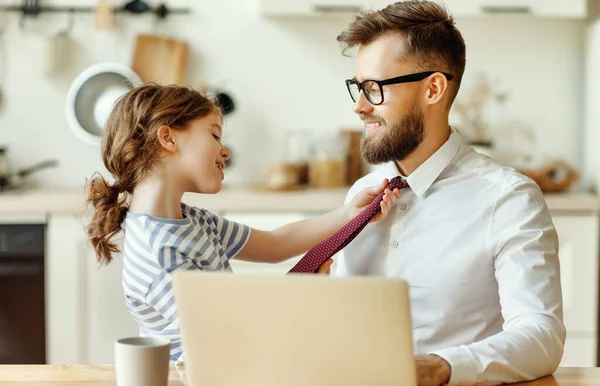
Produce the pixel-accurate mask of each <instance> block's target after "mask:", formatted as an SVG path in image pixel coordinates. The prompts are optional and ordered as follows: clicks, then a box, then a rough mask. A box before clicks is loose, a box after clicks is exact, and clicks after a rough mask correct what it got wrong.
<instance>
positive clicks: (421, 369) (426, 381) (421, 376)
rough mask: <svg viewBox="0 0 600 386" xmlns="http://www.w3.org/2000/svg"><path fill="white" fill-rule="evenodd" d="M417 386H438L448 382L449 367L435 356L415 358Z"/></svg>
mask: <svg viewBox="0 0 600 386" xmlns="http://www.w3.org/2000/svg"><path fill="white" fill-rule="evenodd" d="M415 361H416V365H417V383H418V385H419V386H440V385H444V384H446V383H448V381H449V380H450V373H451V370H452V369H451V367H450V365H449V364H448V362H446V361H445V360H443V359H442V358H440V357H438V356H437V355H427V356H423V357H416V358H415Z"/></svg>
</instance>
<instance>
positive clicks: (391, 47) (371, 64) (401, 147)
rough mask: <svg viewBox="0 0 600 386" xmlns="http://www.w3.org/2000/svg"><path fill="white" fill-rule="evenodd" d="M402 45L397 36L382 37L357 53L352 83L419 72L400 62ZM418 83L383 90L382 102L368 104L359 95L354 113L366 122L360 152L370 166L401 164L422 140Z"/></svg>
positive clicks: (364, 46) (363, 96) (392, 86)
mask: <svg viewBox="0 0 600 386" xmlns="http://www.w3.org/2000/svg"><path fill="white" fill-rule="evenodd" d="M403 50H404V43H403V40H402V38H401V37H400V36H398V35H385V36H382V37H380V38H378V39H377V40H375V41H373V42H372V43H370V44H368V45H363V46H361V47H360V48H359V50H358V55H357V66H356V75H355V79H356V80H357V81H358V82H362V81H364V80H367V79H372V80H385V79H389V78H395V77H398V76H402V75H407V74H412V73H415V72H418V71H417V70H416V68H415V67H414V66H413V65H411V63H409V62H407V61H406V60H401V57H402V54H403ZM420 86H421V82H414V83H403V84H393V85H385V86H383V97H384V102H383V103H382V104H380V105H373V104H371V103H370V102H369V101H368V100H367V98H366V97H365V95H364V93H362V92H361V93H360V95H359V97H358V98H357V99H356V102H355V104H354V107H353V109H354V112H356V113H357V114H358V115H359V116H360V118H361V119H362V120H363V121H364V122H365V136H364V137H363V139H362V142H361V151H362V154H363V157H364V158H365V160H366V161H367V162H369V163H371V164H379V163H385V162H389V161H402V160H403V159H405V158H406V157H407V156H408V155H410V154H411V153H412V152H413V151H414V150H415V149H416V148H417V147H418V146H419V145H420V144H421V142H422V141H423V139H424V135H425V133H424V130H425V128H424V116H423V110H422V108H421V102H420V100H419V97H420V95H421V92H420V91H421V89H420Z"/></svg>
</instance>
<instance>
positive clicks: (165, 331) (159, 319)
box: [123, 203, 250, 363]
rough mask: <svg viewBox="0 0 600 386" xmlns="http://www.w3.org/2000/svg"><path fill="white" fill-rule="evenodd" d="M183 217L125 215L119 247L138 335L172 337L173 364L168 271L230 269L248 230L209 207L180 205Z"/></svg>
mask: <svg viewBox="0 0 600 386" xmlns="http://www.w3.org/2000/svg"><path fill="white" fill-rule="evenodd" d="M181 209H182V214H183V216H184V218H183V219H181V220H175V219H164V218H158V217H153V216H148V215H144V214H136V213H128V214H127V217H126V219H125V240H124V241H125V245H124V248H123V289H124V292H125V300H126V302H127V306H128V307H129V311H130V313H131V314H132V315H133V317H134V319H135V320H136V322H137V324H138V326H139V328H140V335H141V336H161V337H166V338H169V339H170V340H171V358H170V359H171V363H177V362H181V361H182V360H183V353H182V348H181V340H180V335H179V321H178V319H177V310H176V309H175V300H174V298H173V288H172V281H171V280H172V279H171V275H170V273H171V272H172V271H174V270H176V269H185V270H190V269H200V270H204V271H228V272H231V266H230V264H229V259H231V258H233V257H234V256H235V255H237V254H238V253H239V252H240V250H241V249H242V248H243V247H244V245H245V244H246V242H247V241H248V238H249V236H250V228H249V227H247V226H245V225H242V224H238V223H235V222H232V221H227V220H226V219H224V218H222V217H219V216H217V215H215V214H213V213H211V212H209V211H207V210H204V209H199V208H193V207H190V206H188V205H186V204H183V203H182V204H181Z"/></svg>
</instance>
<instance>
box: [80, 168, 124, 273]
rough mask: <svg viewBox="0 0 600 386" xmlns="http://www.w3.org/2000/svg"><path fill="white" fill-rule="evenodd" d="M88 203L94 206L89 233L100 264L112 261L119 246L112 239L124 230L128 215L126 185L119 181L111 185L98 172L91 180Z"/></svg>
mask: <svg viewBox="0 0 600 386" xmlns="http://www.w3.org/2000/svg"><path fill="white" fill-rule="evenodd" d="M88 187H89V193H88V198H87V203H88V204H91V205H92V206H93V211H94V213H93V215H92V220H91V222H90V224H89V225H88V227H87V234H88V237H89V239H90V242H91V243H92V246H93V247H94V249H95V251H96V256H97V259H98V262H99V263H100V264H108V263H110V262H111V261H112V254H113V253H118V252H119V248H118V247H117V246H116V244H114V243H112V242H111V241H110V240H111V238H113V237H114V236H115V235H116V234H118V233H119V232H120V231H121V230H122V224H123V221H124V220H125V216H126V215H127V210H128V205H127V202H126V197H125V194H123V195H122V193H126V192H125V189H124V187H123V186H122V185H121V184H120V183H119V182H117V183H115V184H113V185H109V184H108V182H107V181H106V180H105V179H104V177H102V176H101V175H100V174H98V173H96V174H95V175H94V176H93V177H92V180H91V181H90V182H89V185H88Z"/></svg>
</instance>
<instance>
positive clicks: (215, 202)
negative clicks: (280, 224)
mask: <svg viewBox="0 0 600 386" xmlns="http://www.w3.org/2000/svg"><path fill="white" fill-rule="evenodd" d="M347 191H348V188H336V189H304V190H296V191H288V192H268V191H258V190H254V189H232V188H226V189H223V190H222V191H221V192H220V193H218V194H212V195H207V194H186V195H185V196H184V201H185V202H186V203H188V204H190V205H193V206H199V207H203V208H206V209H209V210H211V211H214V212H217V213H218V212H261V213H264V212H303V213H311V212H313V213H318V212H325V211H329V210H332V209H334V208H336V207H338V206H339V205H341V204H343V202H344V198H345V196H346V192H347ZM545 197H546V202H547V203H548V207H549V208H550V210H551V211H553V212H569V213H582V212H587V213H589V212H593V213H599V212H600V198H599V197H598V196H596V195H594V194H591V193H585V192H582V193H565V194H547V195H546V196H545ZM84 211H85V194H84V189H83V188H81V189H31V190H27V191H24V192H6V193H0V216H3V215H4V216H5V215H27V214H37V215H52V214H82V213H84Z"/></svg>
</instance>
